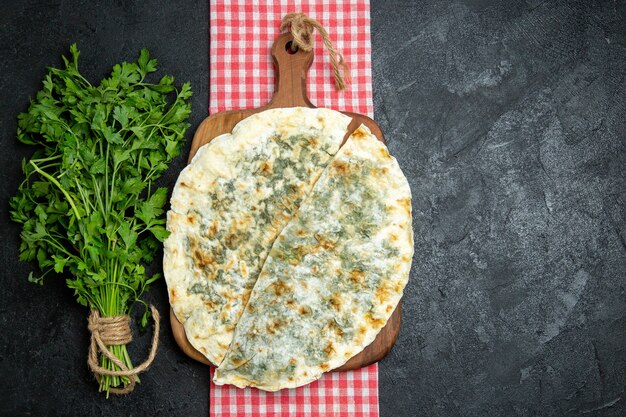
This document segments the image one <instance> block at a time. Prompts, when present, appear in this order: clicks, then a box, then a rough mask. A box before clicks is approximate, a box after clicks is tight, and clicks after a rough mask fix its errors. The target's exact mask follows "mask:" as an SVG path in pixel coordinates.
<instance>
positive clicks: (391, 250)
mask: <svg viewBox="0 0 626 417" xmlns="http://www.w3.org/2000/svg"><path fill="white" fill-rule="evenodd" d="M410 202H411V191H410V189H409V185H408V182H407V180H406V178H405V177H404V175H403V174H402V171H401V170H400V167H399V166H398V163H397V161H396V160H395V158H393V157H391V156H390V155H389V152H388V151H387V148H386V147H385V145H384V144H382V143H381V142H380V141H378V140H377V139H376V138H375V137H374V136H373V135H372V134H371V132H370V131H369V130H368V129H367V128H366V127H365V126H361V127H359V129H357V130H356V131H355V132H354V133H353V134H352V135H351V137H350V138H349V139H348V141H347V142H346V144H345V145H344V146H343V147H342V148H341V150H340V151H339V152H338V153H337V155H335V157H334V159H333V160H332V162H331V163H330V164H329V165H328V167H327V168H326V170H325V171H324V172H323V174H322V175H321V177H320V179H319V180H318V182H317V183H316V184H315V186H314V188H313V190H312V192H311V193H310V194H309V196H308V197H307V199H306V200H305V201H304V202H303V203H302V205H301V206H300V208H299V209H298V212H297V214H296V216H295V217H294V218H293V219H292V220H291V221H290V222H289V224H288V225H287V226H286V227H285V228H284V229H283V231H282V232H281V233H280V235H279V236H278V238H277V239H276V241H275V242H274V245H273V246H272V249H271V251H270V253H269V255H268V257H267V259H266V261H265V264H264V265H263V268H262V270H261V273H260V275H259V277H258V279H257V281H256V284H255V286H254V289H253V291H252V294H251V295H250V300H249V302H248V304H247V306H246V308H245V311H244V313H243V314H242V316H241V318H240V320H239V322H238V323H237V328H236V330H235V335H234V338H233V340H232V343H231V346H230V348H229V350H228V352H227V353H226V357H225V358H224V361H223V362H222V363H221V364H220V366H219V367H218V368H217V370H216V372H215V376H214V381H215V383H217V384H233V385H236V386H238V387H246V386H254V387H257V388H260V389H263V390H268V391H275V390H279V389H282V388H293V387H296V386H300V385H304V384H307V383H309V382H311V381H313V380H315V379H317V378H319V377H320V376H321V375H322V373H323V372H326V371H329V370H331V369H334V368H337V367H339V366H341V365H342V364H344V363H345V362H346V361H347V360H348V359H350V358H351V357H352V356H354V355H356V354H357V353H359V352H360V351H361V350H363V349H364V348H365V347H366V346H367V345H369V344H370V343H371V342H372V341H373V340H374V338H375V337H376V335H377V334H378V332H379V331H380V330H381V328H382V327H383V326H384V325H385V323H386V322H387V320H388V319H389V317H390V316H391V314H392V312H393V310H394V309H395V307H396V306H397V304H398V302H399V301H400V298H401V296H402V292H403V290H404V287H405V285H406V283H407V281H408V277H409V270H410V266H411V259H412V256H413V230H412V224H411V205H410Z"/></svg>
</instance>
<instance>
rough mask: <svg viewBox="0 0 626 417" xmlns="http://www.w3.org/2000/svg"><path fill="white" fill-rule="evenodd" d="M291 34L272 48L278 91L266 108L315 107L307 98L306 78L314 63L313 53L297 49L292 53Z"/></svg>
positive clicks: (284, 36) (281, 36)
mask: <svg viewBox="0 0 626 417" xmlns="http://www.w3.org/2000/svg"><path fill="white" fill-rule="evenodd" d="M291 42H293V36H292V35H291V33H283V34H282V35H280V36H279V37H278V38H276V41H274V45H273V46H272V58H273V59H274V66H275V67H276V91H275V92H274V97H272V100H271V101H270V102H269V104H268V105H267V106H266V107H265V108H268V109H273V108H278V107H298V106H303V107H315V106H314V105H313V103H311V101H310V100H309V98H308V97H307V91H306V77H307V72H308V70H309V68H310V67H311V64H312V63H313V51H311V52H305V51H303V50H302V49H297V51H296V52H293V51H291V49H292V47H293V45H292V43H291Z"/></svg>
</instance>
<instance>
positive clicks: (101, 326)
mask: <svg viewBox="0 0 626 417" xmlns="http://www.w3.org/2000/svg"><path fill="white" fill-rule="evenodd" d="M150 310H151V311H152V319H153V320H154V336H153V337H152V347H151V348H150V353H149V354H148V358H147V359H146V360H145V362H144V363H142V364H141V365H139V366H137V367H134V368H132V369H129V368H128V367H127V366H126V365H125V364H124V362H122V361H121V360H120V359H119V358H118V357H116V356H115V355H114V354H113V353H111V352H110V351H109V349H108V346H113V345H126V344H128V343H130V342H131V341H132V340H133V335H132V333H131V330H130V317H129V316H113V317H100V313H99V312H98V310H91V313H90V314H89V319H88V323H89V324H88V328H89V331H90V332H91V342H90V344H89V355H88V357H87V364H88V365H89V369H91V372H93V373H94V375H96V377H98V376H101V375H110V376H125V377H128V380H129V381H130V382H129V383H128V384H126V385H125V386H124V387H123V388H110V389H109V391H110V392H111V393H113V394H117V395H123V394H128V393H130V392H132V390H134V389H135V385H136V384H137V374H139V373H141V372H143V371H145V370H146V369H147V368H148V367H149V366H150V364H152V361H153V360H154V357H155V356H156V351H157V348H158V346H159V327H160V321H161V318H160V316H159V312H158V311H157V309H156V308H155V307H154V306H152V305H151V306H150ZM98 352H100V354H101V355H104V356H106V357H107V358H108V359H109V360H110V361H111V362H113V363H114V364H115V365H117V366H118V367H119V368H120V370H111V369H106V368H103V367H101V366H100V364H99V361H98Z"/></svg>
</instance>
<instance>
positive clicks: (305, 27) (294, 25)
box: [280, 13, 350, 90]
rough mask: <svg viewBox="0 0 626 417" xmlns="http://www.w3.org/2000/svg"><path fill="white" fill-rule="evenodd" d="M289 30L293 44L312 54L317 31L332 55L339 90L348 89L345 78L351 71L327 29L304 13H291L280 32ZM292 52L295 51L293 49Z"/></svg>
mask: <svg viewBox="0 0 626 417" xmlns="http://www.w3.org/2000/svg"><path fill="white" fill-rule="evenodd" d="M287 28H290V31H291V34H292V35H293V42H294V43H295V44H296V46H297V47H298V48H302V50H303V51H305V52H311V51H312V50H313V29H317V31H318V32H319V33H320V35H322V39H323V40H324V45H325V46H326V49H328V54H329V55H330V62H331V64H332V66H333V74H334V76H335V86H336V87H337V90H343V89H344V88H346V82H345V80H344V77H345V78H346V79H347V78H349V74H350V69H349V67H348V64H346V63H345V61H344V60H343V56H342V55H341V54H340V53H339V52H337V50H336V49H335V47H334V46H333V43H332V42H331V41H330V37H329V36H328V32H326V29H324V27H323V26H322V25H320V23H319V22H318V21H317V20H315V19H311V18H310V17H308V16H307V15H305V14H304V13H289V14H287V15H286V16H285V17H283V21H282V23H281V25H280V30H281V31H282V30H285V29H287ZM292 50H294V49H293V48H292ZM342 70H343V71H342ZM342 72H343V73H342Z"/></svg>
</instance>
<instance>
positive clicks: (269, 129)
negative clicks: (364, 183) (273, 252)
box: [163, 107, 350, 365]
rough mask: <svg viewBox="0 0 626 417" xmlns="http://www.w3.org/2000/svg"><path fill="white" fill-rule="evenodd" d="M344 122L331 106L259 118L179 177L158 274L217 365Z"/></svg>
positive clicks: (191, 334)
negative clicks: (266, 263)
mask: <svg viewBox="0 0 626 417" xmlns="http://www.w3.org/2000/svg"><path fill="white" fill-rule="evenodd" d="M349 123H350V118H349V117H348V116H345V115H343V114H341V113H339V112H336V111H333V110H328V109H309V108H302V107H299V108H288V109H273V110H267V111H264V112H261V113H257V114H255V115H253V116H251V117H249V118H246V119H244V120H243V121H241V122H240V123H239V124H237V125H236V126H235V128H234V129H233V131H232V133H231V134H226V135H222V136H219V137H217V138H215V139H214V140H213V141H211V142H210V143H209V144H207V145H205V146H203V147H202V148H200V149H199V150H198V153H197V154H196V155H195V157H194V158H193V160H192V162H191V164H190V165H188V166H187V167H186V168H185V169H184V170H183V171H182V172H181V174H180V176H179V178H178V181H177V183H176V186H175V187H174V191H173V194H172V199H171V210H170V211H169V212H168V215H167V230H169V231H170V233H171V234H170V235H169V237H168V238H167V239H166V240H165V243H164V257H163V270H164V274H165V279H166V281H167V286H168V291H169V298H170V304H171V306H172V308H173V310H174V313H175V315H176V317H177V318H178V320H179V321H180V322H181V323H182V324H183V325H184V328H185V333H186V335H187V338H188V339H189V342H190V343H191V345H192V346H193V347H195V348H196V349H197V350H198V351H200V352H202V353H203V354H204V355H205V356H206V357H207V359H208V360H209V361H211V362H212V363H213V364H216V365H217V364H219V363H220V362H221V361H222V358H223V357H224V354H225V353H226V350H227V348H228V346H229V345H230V342H231V339H232V335H233V331H234V329H235V325H236V323H237V321H238V320H239V317H240V315H241V313H242V311H243V308H244V306H245V305H246V302H247V301H248V297H249V294H250V291H251V290H252V287H253V286H254V283H255V282H256V279H257V276H258V274H259V272H260V269H261V266H262V265H263V262H264V261H265V258H266V256H267V253H268V251H269V249H270V248H271V246H272V243H273V242H274V240H275V239H276V237H277V236H278V234H279V233H280V231H281V230H282V229H283V227H284V226H285V225H286V224H287V222H288V221H289V219H290V218H291V217H292V215H293V214H294V213H295V212H296V210H297V208H298V207H299V205H300V203H301V202H302V200H303V199H304V197H306V195H307V194H308V193H309V192H310V190H311V188H312V186H313V184H314V183H315V181H316V180H317V179H318V178H319V176H320V175H321V173H322V171H323V169H324V167H325V166H326V165H327V164H328V162H329V160H330V159H331V158H332V157H333V155H334V154H335V153H336V152H337V151H338V149H339V147H340V145H341V142H342V140H343V138H344V136H345V134H346V131H347V127H348V124H349Z"/></svg>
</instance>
